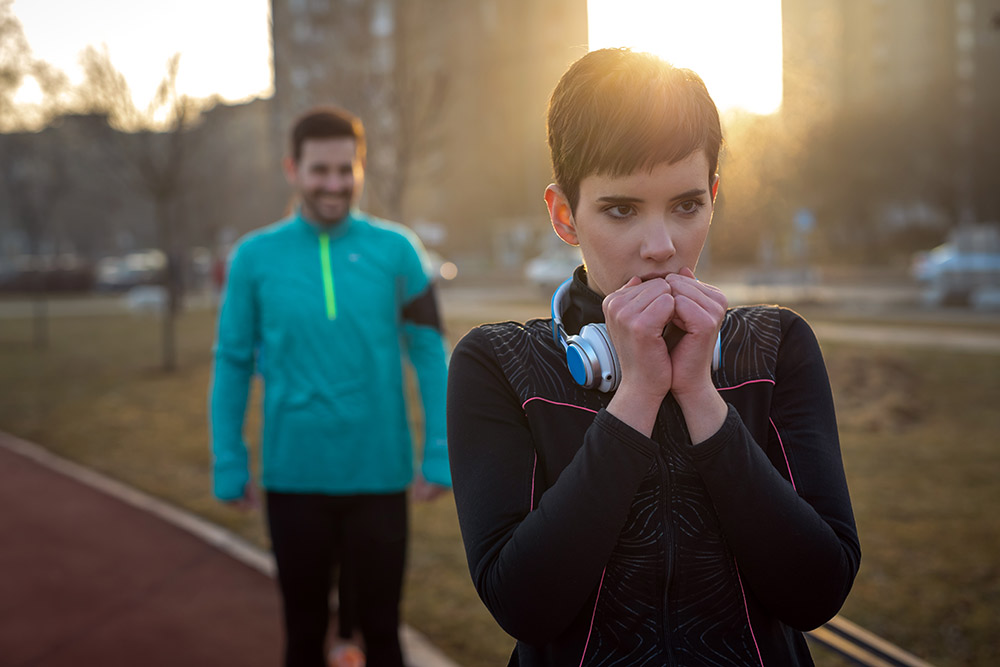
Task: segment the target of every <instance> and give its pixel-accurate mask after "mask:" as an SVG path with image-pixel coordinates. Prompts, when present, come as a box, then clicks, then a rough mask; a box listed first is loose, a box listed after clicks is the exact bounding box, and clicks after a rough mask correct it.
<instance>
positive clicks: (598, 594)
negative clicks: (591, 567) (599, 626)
mask: <svg viewBox="0 0 1000 667" xmlns="http://www.w3.org/2000/svg"><path fill="white" fill-rule="evenodd" d="M607 571H608V568H604V569H603V570H601V583H599V584H597V598H595V599H594V613H592V614H591V615H590V627H589V628H587V641H585V642H584V643H583V654H582V655H581V656H580V665H581V666H582V665H583V661H584V660H586V659H587V647H588V646H590V635H591V634H592V633H593V632H594V619H595V618H597V601H598V600H600V599H601V588H602V587H603V586H604V574H605V573H606V572H607Z"/></svg>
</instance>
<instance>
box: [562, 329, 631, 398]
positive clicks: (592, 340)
mask: <svg viewBox="0 0 1000 667" xmlns="http://www.w3.org/2000/svg"><path fill="white" fill-rule="evenodd" d="M566 343H567V347H566V363H567V365H568V366H569V371H570V374H572V375H573V379H574V380H576V382H577V384H579V385H581V386H583V387H584V388H586V389H597V390H598V391H603V392H609V391H614V390H615V389H617V388H618V385H619V383H620V382H621V376H622V369H621V365H620V364H619V363H618V356H617V355H616V354H615V347H614V345H613V344H612V343H611V337H610V336H609V335H608V330H607V328H606V327H605V326H604V325H603V324H588V325H586V326H585V327H583V329H581V330H580V333H579V335H576V336H570V337H569V338H568V339H567V340H566Z"/></svg>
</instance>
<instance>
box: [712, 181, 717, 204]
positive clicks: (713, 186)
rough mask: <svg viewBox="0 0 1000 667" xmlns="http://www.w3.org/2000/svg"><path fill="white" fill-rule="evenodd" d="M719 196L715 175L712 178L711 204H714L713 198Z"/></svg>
mask: <svg viewBox="0 0 1000 667" xmlns="http://www.w3.org/2000/svg"><path fill="white" fill-rule="evenodd" d="M718 194H719V175H718V174H716V175H715V176H714V177H712V203H713V204H714V203H715V198H716V196H718Z"/></svg>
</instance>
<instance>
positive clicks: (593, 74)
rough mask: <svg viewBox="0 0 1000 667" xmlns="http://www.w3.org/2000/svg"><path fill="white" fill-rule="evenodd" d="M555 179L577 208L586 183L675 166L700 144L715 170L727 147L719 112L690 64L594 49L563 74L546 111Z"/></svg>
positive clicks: (644, 54) (623, 51) (711, 168)
mask: <svg viewBox="0 0 1000 667" xmlns="http://www.w3.org/2000/svg"><path fill="white" fill-rule="evenodd" d="M548 142H549V151H550V152H551V155H552V169H553V172H554V177H555V182H556V185H558V186H559V187H560V189H561V190H562V191H563V194H564V195H565V196H566V199H567V201H568V202H569V204H570V208H571V209H572V210H574V211H575V210H576V205H577V203H578V202H579V198H580V182H581V181H582V180H583V179H584V178H586V177H587V176H590V175H593V174H601V175H607V176H611V177H618V176H627V175H628V174H631V173H633V172H634V171H636V170H638V169H640V168H646V169H650V170H651V169H653V168H654V167H656V165H658V164H661V163H664V162H666V163H668V164H673V163H674V162H677V161H679V160H682V159H684V158H685V157H687V156H688V155H690V154H691V153H693V152H694V151H696V150H699V149H700V150H704V151H705V155H706V157H707V158H708V167H709V174H708V176H709V178H711V177H712V176H713V175H714V174H715V170H716V168H717V167H718V164H719V151H720V150H721V147H722V127H721V125H720V123H719V111H718V109H717V108H716V106H715V102H713V101H712V98H711V97H710V96H709V94H708V89H707V88H706V87H705V83H704V82H703V81H702V80H701V77H699V76H698V75H697V74H695V73H694V72H692V71H691V70H688V69H683V68H679V67H674V66H673V65H671V64H670V63H668V62H666V61H664V60H662V59H660V58H658V57H657V56H654V55H652V54H649V53H640V52H633V51H631V50H629V49H600V50H597V51H591V52H590V53H588V54H587V55H585V56H583V57H582V58H580V59H579V60H577V61H576V62H575V63H573V64H572V65H571V66H570V68H569V69H568V70H566V73H565V74H563V76H562V78H561V79H560V80H559V83H558V84H557V85H556V88H555V90H554V91H553V92H552V97H551V98H550V100H549V110H548Z"/></svg>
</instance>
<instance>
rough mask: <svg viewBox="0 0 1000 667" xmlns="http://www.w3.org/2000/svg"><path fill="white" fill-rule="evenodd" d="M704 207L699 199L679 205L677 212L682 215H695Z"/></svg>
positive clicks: (689, 200)
mask: <svg viewBox="0 0 1000 667" xmlns="http://www.w3.org/2000/svg"><path fill="white" fill-rule="evenodd" d="M701 206H702V204H701V202H700V201H698V200H697V199H688V200H687V201H683V202H681V203H680V204H678V205H677V210H678V211H680V212H681V213H695V212H696V211H697V210H698V209H700V208H701Z"/></svg>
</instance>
